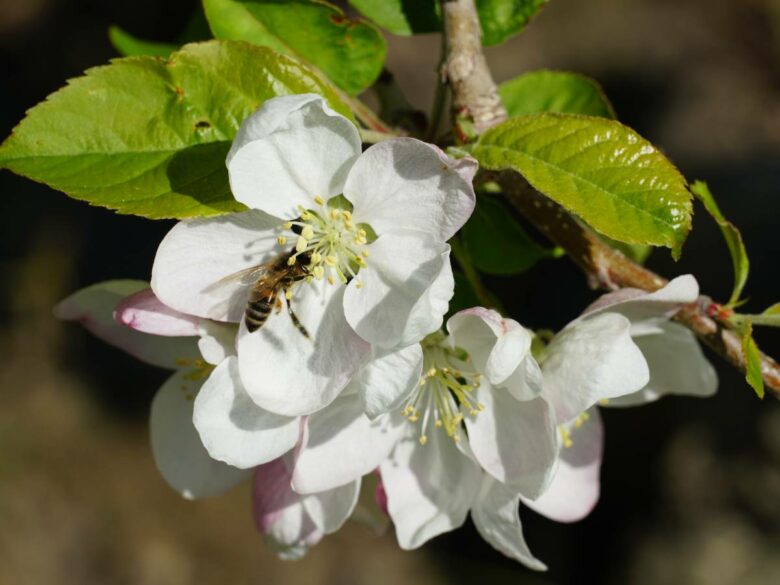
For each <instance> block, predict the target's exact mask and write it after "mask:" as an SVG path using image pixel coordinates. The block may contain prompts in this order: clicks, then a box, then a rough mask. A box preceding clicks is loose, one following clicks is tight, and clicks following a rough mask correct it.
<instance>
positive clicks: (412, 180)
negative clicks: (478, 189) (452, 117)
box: [344, 138, 477, 242]
mask: <svg viewBox="0 0 780 585" xmlns="http://www.w3.org/2000/svg"><path fill="white" fill-rule="evenodd" d="M476 170H477V162H476V161H475V160H474V159H472V158H470V157H465V158H462V159H460V160H454V159H451V158H450V157H448V156H447V155H446V154H444V153H443V152H442V151H441V150H439V149H438V148H437V147H435V146H433V145H431V144H426V143H425V142H421V141H419V140H415V139H414V138H395V139H393V140H385V141H384V142H380V143H379V144H375V145H374V146H372V147H371V148H369V149H368V150H366V152H364V153H363V154H362V155H361V156H360V158H359V159H358V160H357V162H356V163H355V166H354V167H352V170H351V171H350V173H349V177H348V178H347V184H346V186H345V187H344V195H345V196H346V197H347V199H349V200H350V201H351V202H352V203H353V205H354V210H353V215H354V217H355V221H356V222H365V223H368V224H370V225H371V227H373V228H374V230H376V232H377V233H378V234H385V233H389V232H391V231H395V230H397V229H402V228H406V229H418V230H421V231H427V232H429V233H431V234H433V236H434V237H435V238H436V239H437V240H438V241H441V242H445V241H447V240H449V239H450V238H451V237H452V236H453V235H455V232H457V231H458V230H459V229H460V228H461V227H462V226H463V224H464V223H466V220H467V219H468V218H469V216H470V215H471V212H472V211H473V210H474V204H475V197H474V188H473V187H472V185H471V180H472V179H473V177H474V173H475V172H476Z"/></svg>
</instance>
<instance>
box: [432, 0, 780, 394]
mask: <svg viewBox="0 0 780 585" xmlns="http://www.w3.org/2000/svg"><path fill="white" fill-rule="evenodd" d="M442 15H443V18H444V33H445V50H446V59H445V61H444V66H443V71H442V74H443V75H444V76H445V78H446V80H447V82H448V84H449V86H450V89H451V91H452V102H453V110H454V111H453V114H454V117H455V122H456V125H457V124H458V121H459V119H462V118H463V117H464V116H465V117H467V118H470V119H471V120H472V121H473V124H474V131H475V132H476V134H480V133H482V132H484V131H485V130H487V129H488V128H490V127H491V126H494V125H496V124H498V123H500V122H502V121H503V120H505V119H506V117H507V114H506V109H505V108H504V106H503V105H502V104H501V99H500V97H499V95H498V89H497V87H496V84H495V82H494V81H493V76H492V75H491V73H490V69H489V68H488V65H487V62H486V61H485V57H484V54H483V53H482V45H481V39H480V29H479V19H478V17H477V11H476V8H475V6H474V0H442ZM483 177H486V178H490V179H493V180H497V181H498V183H499V184H500V185H501V187H502V189H503V192H504V195H505V196H506V197H507V199H508V200H509V202H510V203H511V204H512V205H513V206H514V207H515V208H516V209H517V210H518V211H519V212H520V213H522V214H523V215H524V216H526V217H527V218H528V219H529V220H530V221H531V222H532V223H534V224H535V225H536V226H538V227H539V229H541V230H542V232H544V234H545V235H546V236H547V237H549V238H550V239H551V240H552V241H553V242H554V243H556V244H557V245H559V246H561V247H562V248H563V249H564V250H566V252H567V254H568V255H569V257H570V258H571V259H572V260H574V262H575V263H576V264H577V265H578V266H579V267H580V268H581V269H582V270H583V272H584V273H585V275H586V276H587V278H588V282H589V283H590V285H591V286H592V287H593V288H601V289H605V290H615V289H618V288H624V287H632V288H639V289H642V290H647V291H654V290H657V289H659V288H661V287H662V286H664V285H665V284H666V282H667V280H666V279H665V278H663V277H662V276H659V275H658V274H655V273H654V272H652V271H650V270H648V269H646V268H644V267H643V266H640V265H639V264H636V263H635V262H633V261H631V260H630V259H629V258H627V257H626V256H624V255H623V254H621V253H620V252H618V251H617V250H614V249H613V248H611V247H610V246H608V245H607V244H605V243H604V242H603V241H602V240H601V239H600V238H598V236H596V234H595V233H593V232H592V231H591V230H590V228H588V227H587V226H585V225H584V224H582V223H581V222H580V221H578V220H577V219H575V218H574V217H572V216H571V215H570V214H569V213H568V212H567V211H566V210H565V209H563V208H562V207H561V206H559V205H558V204H557V203H555V202H553V201H551V200H550V199H548V198H547V197H546V196H544V195H543V194H541V193H539V192H538V191H536V190H535V189H533V188H532V187H531V186H530V185H529V184H528V183H527V182H526V181H525V180H524V179H522V178H521V177H520V175H518V174H516V173H510V172H504V173H498V174H490V175H487V174H483ZM712 305H713V303H712V301H711V300H710V299H709V298H707V297H700V299H699V302H697V303H694V304H692V305H689V306H688V307H685V308H684V309H683V310H681V311H680V312H679V313H678V314H677V316H676V317H675V318H676V319H677V321H678V322H680V323H682V324H683V325H685V326H686V327H688V328H689V329H690V330H691V331H693V332H694V333H695V334H696V335H697V336H698V338H699V339H700V340H701V341H702V342H703V343H704V344H706V345H708V346H709V347H710V348H712V349H713V350H714V351H716V352H717V353H719V354H720V355H721V356H723V357H724V358H725V359H726V360H727V361H728V362H729V363H731V364H732V365H734V366H735V367H736V368H738V369H739V370H740V371H741V372H743V373H744V371H745V357H744V355H743V353H742V342H741V339H740V336H739V335H738V334H737V333H736V332H735V331H734V330H732V329H731V328H730V325H729V324H728V322H726V321H723V320H719V319H718V317H717V313H716V316H715V318H712V317H710V316H708V315H707V313H706V311H707V310H708V309H709V308H710V307H711V306H712ZM761 371H762V375H763V379H764V384H765V385H766V387H767V388H769V390H770V392H771V393H772V394H773V395H774V396H775V397H777V398H780V366H778V364H777V362H776V361H775V360H773V359H772V358H771V357H769V356H767V355H764V354H763V353H762V354H761Z"/></svg>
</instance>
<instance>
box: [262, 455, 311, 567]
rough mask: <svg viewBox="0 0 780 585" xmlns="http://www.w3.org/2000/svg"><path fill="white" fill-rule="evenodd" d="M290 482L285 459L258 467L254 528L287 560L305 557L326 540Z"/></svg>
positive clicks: (275, 460)
mask: <svg viewBox="0 0 780 585" xmlns="http://www.w3.org/2000/svg"><path fill="white" fill-rule="evenodd" d="M290 479H291V475H290V472H289V470H288V468H287V465H286V464H285V461H284V459H283V458H279V459H274V460H273V461H270V462H268V463H265V464H263V465H260V466H259V467H257V469H256V470H255V475H254V485H253V487H252V509H253V515H254V519H255V527H256V528H257V531H258V532H259V533H260V534H262V535H263V538H264V540H265V542H266V544H267V545H268V546H269V547H270V548H271V549H272V550H274V552H276V554H277V555H279V557H280V558H282V559H285V560H292V559H299V558H301V557H303V555H305V554H306V553H307V552H308V550H309V549H310V548H311V547H312V546H314V545H315V544H317V543H318V542H319V541H320V540H322V537H323V533H322V531H321V530H320V529H319V528H317V526H316V525H315V524H314V522H313V521H312V519H311V517H310V516H309V514H308V512H307V511H306V509H305V508H304V506H303V501H302V496H300V495H299V494H297V493H295V492H294V491H293V490H292V487H291V486H290Z"/></svg>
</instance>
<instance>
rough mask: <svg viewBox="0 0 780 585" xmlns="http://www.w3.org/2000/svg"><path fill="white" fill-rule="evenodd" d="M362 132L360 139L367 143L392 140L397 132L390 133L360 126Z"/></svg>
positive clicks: (359, 129)
mask: <svg viewBox="0 0 780 585" xmlns="http://www.w3.org/2000/svg"><path fill="white" fill-rule="evenodd" d="M358 131H359V132H360V140H362V141H363V142H364V143H365V144H376V143H377V142H382V141H384V140H390V139H391V138H395V134H388V133H386V132H377V131H376V130H366V129H365V128H358Z"/></svg>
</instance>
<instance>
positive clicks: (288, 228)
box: [282, 221, 292, 230]
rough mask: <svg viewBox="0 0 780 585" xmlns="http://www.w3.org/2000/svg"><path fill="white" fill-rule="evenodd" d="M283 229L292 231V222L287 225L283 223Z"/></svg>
mask: <svg viewBox="0 0 780 585" xmlns="http://www.w3.org/2000/svg"><path fill="white" fill-rule="evenodd" d="M282 227H283V228H284V229H286V230H291V229H292V222H291V221H288V222H287V223H283V224H282Z"/></svg>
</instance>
